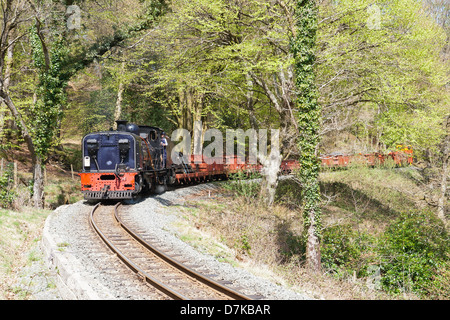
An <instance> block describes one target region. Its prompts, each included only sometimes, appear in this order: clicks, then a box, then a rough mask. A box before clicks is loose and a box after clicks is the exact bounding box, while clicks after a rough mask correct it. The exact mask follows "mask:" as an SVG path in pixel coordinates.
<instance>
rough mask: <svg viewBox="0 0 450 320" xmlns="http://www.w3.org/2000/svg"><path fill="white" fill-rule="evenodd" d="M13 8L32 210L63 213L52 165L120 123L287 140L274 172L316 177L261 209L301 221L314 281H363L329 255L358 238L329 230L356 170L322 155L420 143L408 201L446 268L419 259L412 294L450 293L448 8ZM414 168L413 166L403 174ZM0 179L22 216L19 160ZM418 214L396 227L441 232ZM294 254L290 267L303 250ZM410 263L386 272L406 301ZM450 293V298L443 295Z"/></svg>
mask: <svg viewBox="0 0 450 320" xmlns="http://www.w3.org/2000/svg"><path fill="white" fill-rule="evenodd" d="M1 8H2V12H1V13H0V19H1V20H0V24H1V27H0V28H1V33H0V103H1V104H0V141H1V145H0V158H2V159H5V160H6V161H8V162H12V161H14V157H15V154H16V152H18V151H21V152H23V153H24V154H26V156H25V158H26V160H24V161H23V163H26V165H25V167H26V170H28V171H29V172H30V173H31V174H30V176H29V177H28V179H27V181H26V182H25V183H24V184H26V188H25V190H27V192H28V195H29V196H28V197H29V199H30V201H29V204H30V206H33V207H36V208H44V207H46V206H47V207H48V203H47V204H46V198H45V191H44V190H45V189H44V181H45V168H46V167H48V166H49V165H50V164H58V166H60V167H62V168H63V169H64V170H69V171H70V168H71V165H72V169H73V170H75V171H77V170H80V167H81V151H80V150H79V149H77V148H75V149H70V148H69V149H68V147H67V145H68V141H70V142H73V141H75V144H78V145H79V143H80V141H81V138H82V136H83V135H84V134H87V133H89V132H93V131H102V130H107V129H109V128H113V127H114V126H115V120H119V119H126V120H128V121H130V122H134V123H138V124H143V125H144V124H145V125H152V126H157V127H160V128H162V129H163V130H164V131H165V132H168V133H169V134H170V133H171V132H172V131H174V130H175V129H178V128H183V129H187V130H189V131H190V132H193V131H194V130H195V125H196V124H199V123H200V124H201V126H202V129H203V131H205V130H206V129H218V130H220V131H221V132H223V133H225V131H226V130H227V129H242V130H244V131H245V130H247V129H256V130H258V129H279V140H280V152H281V154H280V158H279V159H272V160H273V161H275V163H277V161H278V163H279V161H281V159H296V160H299V161H300V164H301V168H300V170H299V172H298V173H296V178H295V179H294V182H295V183H294V185H290V186H286V185H284V184H283V185H282V184H279V182H278V181H277V180H276V179H275V180H276V181H271V180H270V181H269V179H267V181H266V182H265V183H264V182H263V183H262V186H261V187H258V188H260V189H258V192H256V193H257V194H258V195H257V196H256V195H255V196H254V197H255V198H257V199H259V200H258V201H259V202H261V203H263V205H264V207H265V208H271V207H273V206H278V205H279V203H283V202H284V204H285V205H287V206H290V208H293V209H292V210H293V211H295V212H297V213H296V215H297V217H298V219H299V220H301V221H302V227H300V229H301V230H303V231H302V234H303V238H302V239H303V240H298V239H297V238H295V237H291V238H289V239H290V241H291V243H290V244H287V245H288V247H290V246H291V245H292V241H294V240H295V241H294V242H295V243H297V244H298V245H299V246H304V251H302V252H301V254H300V255H301V256H302V258H301V260H302V261H304V262H305V263H306V265H308V266H309V268H310V269H312V270H316V271H320V270H323V268H325V269H326V268H331V269H333V270H335V271H336V270H339V272H337V271H336V272H337V274H341V272H343V271H342V270H344V269H345V270H347V271H348V270H350V269H351V270H352V271H351V272H350V273H352V272H355V273H354V274H355V277H356V276H358V277H360V276H361V277H363V276H367V272H368V271H367V268H366V269H364V268H356V269H355V268H354V265H353V266H352V268H353V269H352V268H350V267H349V265H350V264H351V263H355V261H356V260H355V259H356V258H355V259H354V256H351V255H352V254H353V253H354V254H355V255H356V254H357V253H356V252H353V251H351V250H352V248H350V247H345V248H343V247H340V248H338V247H330V246H328V247H327V246H325V247H324V245H325V244H327V243H328V244H329V243H332V242H327V241H329V240H330V237H350V238H351V236H350V235H352V236H353V235H354V233H353V232H355V231H354V230H350V229H346V228H347V227H348V226H345V227H342V228H341V229H329V228H328V229H327V228H326V226H327V225H326V221H325V217H326V216H327V214H328V211H327V209H326V208H325V206H326V204H327V203H329V201H331V200H330V199H336V197H335V198H332V197H331V196H330V195H329V193H327V192H331V191H330V190H331V189H333V190H334V191H335V190H336V188H338V187H339V186H341V187H342V184H343V183H344V182H345V181H346V179H347V178H348V177H349V176H350V175H351V174H352V173H351V172H350V171H351V170H348V171H339V172H335V173H330V172H322V170H321V168H320V165H319V162H318V161H317V157H318V156H320V155H322V154H330V153H345V154H356V153H361V152H362V153H369V152H379V153H387V152H389V151H393V150H396V149H397V148H398V147H399V146H400V148H401V146H411V147H412V148H413V150H414V164H413V166H412V167H413V168H407V169H408V170H409V171H407V173H406V174H408V175H411V176H414V177H415V178H414V179H415V181H416V186H417V185H418V186H419V187H418V188H419V189H420V195H418V194H413V193H414V191H413V190H414V189H413V188H412V189H409V190H408V191H405V192H406V193H408V192H409V193H410V194H409V196H411V197H412V198H414V197H415V198H420V199H418V200H417V201H418V202H420V205H417V206H416V207H415V208H416V209H417V210H419V209H420V210H419V211H420V212H421V214H417V216H415V217H416V218H417V219H425V220H426V221H428V222H430V221H433V223H435V224H436V226H435V227H433V228H431V227H430V228H431V229H429V230H428V229H427V230H425V231H424V230H422V229H421V231H420V232H422V231H423V234H422V233H421V235H423V237H425V235H426V234H428V235H429V234H430V232H431V233H432V234H433V236H429V237H428V238H429V239H432V240H430V241H434V242H433V243H432V244H430V243H423V242H421V241H422V240H424V238H420V240H417V238H415V239H416V240H417V241H418V243H419V242H420V244H418V246H419V245H420V246H422V247H421V248H422V249H421V250H422V251H423V252H425V251H427V250H428V249H430V248H431V247H433V248H434V249H430V250H431V251H430V252H429V253H428V258H427V259H430V260H431V259H435V261H434V262H433V263H432V266H430V264H429V263H426V262H423V261H422V260H420V259H422V256H420V257H419V256H415V257H416V258H417V259H418V260H416V265H423V266H424V267H423V268H422V269H421V270H420V271H417V274H419V273H420V276H417V279H418V280H417V281H416V280H411V283H409V285H410V287H409V288H412V289H411V290H412V291H414V292H419V293H420V294H425V295H426V296H427V297H431V298H436V297H437V298H446V299H448V298H449V297H450V294H449V286H448V285H449V284H450V275H449V271H448V270H449V268H448V266H449V257H450V252H449V251H448V249H443V248H444V247H446V246H447V245H446V244H448V227H449V225H448V208H449V201H448V199H449V197H448V181H449V179H448V175H449V169H448V165H449V151H450V108H449V106H450V96H449V75H450V63H449V59H450V42H449V39H450V5H449V3H448V1H445V0H389V1H386V0H378V1H374V0H352V1H350V0H339V1H337V0H336V1H335V0H189V1H186V0H79V1H76V0H59V1H55V0H39V1H37V0H1ZM259 160H261V159H259ZM262 160H264V159H262ZM272 160H271V161H272ZM399 169H405V168H389V170H399ZM355 170H361V168H356V169H355ZM386 170H387V169H386ZM355 172H358V171H355ZM395 172H398V171H395ZM0 173H1V175H0V188H1V189H0V207H2V208H12V207H13V203H14V198H15V197H17V192H15V191H14V190H13V188H12V186H11V172H9V171H7V170H4V169H3V162H2V171H1V172H0ZM346 173H348V174H349V175H348V176H343V175H345V174H346ZM275 174H276V173H275ZM330 174H334V178H333V179H335V178H336V179H337V178H339V179H341V180H333V179H332V178H330ZM365 174H366V173H365ZM371 174H372V173H367V175H371ZM384 174H385V172H382V173H380V176H379V177H381V176H383V175H384ZM395 174H396V173H395ZM379 177H375V178H374V177H372V178H374V179H375V180H376V179H377V178H379ZM364 178H367V177H361V181H362V180H364ZM327 179H328V180H327ZM330 179H331V180H330ZM361 181H359V182H358V181H356V182H355V181H353V182H351V184H352V186H353V185H355V184H358V183H362V182H361ZM370 183H371V182H368V184H370ZM267 185H269V186H267ZM264 187H266V188H267V190H268V191H267V192H264V190H263V189H264ZM374 188H375V187H374ZM399 188H400V187H399ZM270 190H272V191H273V192H275V190H276V191H277V195H278V194H279V193H280V192H283V193H285V196H283V197H281V198H280V197H279V196H275V193H271V191H270ZM343 190H344V191H343ZM349 190H350V189H345V188H342V189H341V191H342V192H343V194H344V193H345V192H350V191H352V193H351V196H352V197H353V198H352V199H353V204H354V209H355V211H358V210H356V208H357V206H358V205H359V203H358V200H357V199H356V198H355V194H354V193H353V191H355V190H356V189H351V190H350V191H349ZM234 191H235V192H237V193H241V194H242V192H244V191H245V190H242V189H239V190H234ZM247 191H248V190H247ZM334 191H333V192H334ZM382 192H385V193H386V192H389V191H386V190H384V191H382ZM244 194H245V192H244ZM294 194H295V195H296V196H293V195H294ZM290 196H291V197H290ZM327 201H328V202H327ZM336 201H337V200H336ZM406 202H407V201H406V200H405V203H406ZM393 206H395V205H393ZM391 209H392V208H391ZM395 210H397V209H395ZM322 211H323V212H322ZM425 211H426V212H427V213H426V214H425V213H424V212H425ZM430 214H431V215H430ZM402 217H403V218H402ZM413 217H414V215H411V213H402V214H401V215H400V214H399V215H398V216H395V218H398V219H400V220H398V221H397V220H395V221H396V222H395V223H398V224H397V228H399V229H402V228H403V229H404V230H405V231H407V230H408V228H409V227H410V225H409V224H408V223H411V224H413V225H416V224H417V225H419V226H420V225H423V224H425V225H426V226H427V227H429V226H430V224H427V223H422V222H423V221H422V220H421V221H422V222H420V221H418V220H414V221H413V220H412V219H413ZM401 219H403V220H401ZM405 219H406V220H405ZM430 219H431V220H430ZM322 220H323V221H322ZM399 221H401V222H399ZM430 223H431V222H430ZM408 226H409V227H408ZM433 226H434V224H433ZM394 229H395V227H394V226H393V225H392V226H391V227H386V230H385V231H384V232H385V233H384V236H385V237H388V238H389V237H391V238H389V239H390V240H392V241H394V240H395V241H406V240H405V239H403V240H401V239H397V238H396V239H394V238H395V235H394V233H393V230H394ZM327 230H328V231H327ZM358 232H359V231H358ZM418 232H419V231H418ZM438 233H439V235H438ZM360 235H361V234H360V233H359V234H358V236H360ZM411 237H412V235H411ZM417 237H419V236H417ZM350 238H349V239H350ZM352 239H353V238H352ZM358 239H359V240H361V238H358ZM384 239H385V240H386V238H384ZM411 239H412V238H411ZM297 240H298V241H297ZM386 241H387V240H386ZM395 241H394V242H395ZM411 241H412V240H411ZM394 242H392V243H394ZM386 243H387V242H386ZM341 245H342V244H341ZM396 245H399V244H398V243H396ZM396 245H395V246H396ZM411 245H412V244H411ZM395 246H394V245H392V246H391V247H389V246H388V245H386V246H384V247H383V249H380V250H381V251H383V250H385V251H384V252H385V253H386V252H387V251H389V250H397V249H398V248H397V247H395ZM404 246H405V245H404ZM330 250H331V251H333V250H334V251H333V254H335V253H336V252H337V250H344V251H346V250H348V251H346V252H347V253H348V255H346V256H345V257H344V256H341V257H336V256H333V254H331V253H330V252H331V251H330ZM358 250H361V247H359V248H358ZM414 250H415V249H414ZM417 250H419V249H417ZM244 251H245V250H244ZM419 251H420V250H419ZM419 251H417V252H419ZM289 252H290V253H289V254H288V256H289V257H290V258H292V256H293V255H294V253H293V252H297V253H298V251H296V249H295V250H294V251H292V250H291V251H289ZM358 252H359V253H358V257H359V258H361V254H362V253H361V252H360V251H358ZM427 252H428V251H427ZM390 253H392V252H390ZM332 256H333V257H334V258H331V257H332ZM359 258H358V259H359ZM333 259H334V260H333ZM424 259H425V258H424ZM419 260H420V262H418V261H419ZM358 261H361V260H358ZM350 262H351V263H350ZM366 262H367V261H366ZM422 262H423V264H422ZM386 265H387V264H386ZM344 266H345V268H344ZM397 267H398V266H391V269H389V268H388V267H386V269H384V270H382V271H383V272H384V273H383V275H385V276H386V277H385V278H383V279H384V280H383V281H384V282H383V285H384V288H385V289H386V288H387V289H386V290H388V291H389V290H390V291H391V292H395V291H396V290H394V289H392V288H393V287H395V288H398V282H396V281H397V280H395V279H394V278H395V274H396V272H400V271H399V270H396V269H395V268H397ZM355 270H358V271H355ZM437 270H439V271H437ZM347 271H345V272H347ZM425 273H426V275H425ZM352 274H353V273H352ZM430 274H431V275H430ZM389 277H391V278H389ZM412 278H414V277H412ZM412 278H410V279H412ZM414 279H416V278H414ZM424 279H427V280H424ZM438 282H440V283H441V284H442V283H443V287H441V289H439V290H437V289H436V290H431V289H430V283H434V284H436V283H438ZM394 283H395V284H394ZM418 283H420V285H419V284H418ZM389 288H390V289H389ZM430 292H431V293H430Z"/></svg>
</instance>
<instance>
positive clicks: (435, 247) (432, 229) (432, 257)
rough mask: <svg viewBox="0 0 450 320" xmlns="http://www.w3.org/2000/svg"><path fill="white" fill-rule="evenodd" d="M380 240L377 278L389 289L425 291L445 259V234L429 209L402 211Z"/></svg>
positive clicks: (441, 224) (446, 244)
mask: <svg viewBox="0 0 450 320" xmlns="http://www.w3.org/2000/svg"><path fill="white" fill-rule="evenodd" d="M381 240H382V241H381V243H380V247H379V254H380V255H381V271H382V280H381V281H382V285H383V288H384V289H385V290H387V291H389V292H393V293H399V292H402V291H413V292H416V293H419V294H425V293H427V290H428V288H429V286H430V283H431V282H432V281H433V279H434V277H435V275H436V272H437V270H438V269H440V268H442V267H443V266H444V264H445V263H447V264H448V262H449V258H450V250H449V240H450V238H449V234H448V232H447V231H446V230H445V227H444V225H443V223H442V221H440V220H439V219H437V218H436V216H435V215H434V214H433V213H431V212H427V211H424V212H420V211H419V212H408V213H403V214H402V215H401V216H400V217H399V218H398V219H397V220H395V221H394V222H393V223H392V224H391V225H390V226H389V228H388V229H387V230H386V232H385V234H384V237H383V238H382V239H381Z"/></svg>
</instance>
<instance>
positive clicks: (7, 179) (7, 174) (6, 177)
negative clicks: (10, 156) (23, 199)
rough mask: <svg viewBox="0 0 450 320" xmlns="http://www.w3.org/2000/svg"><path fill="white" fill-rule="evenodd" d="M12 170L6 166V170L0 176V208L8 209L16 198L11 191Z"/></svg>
mask: <svg viewBox="0 0 450 320" xmlns="http://www.w3.org/2000/svg"><path fill="white" fill-rule="evenodd" d="M12 183H13V170H12V166H11V165H7V166H6V170H5V171H4V172H3V173H2V174H1V175H0V208H9V207H10V206H11V203H12V202H13V201H14V199H15V197H16V196H17V194H16V192H15V191H14V190H13V189H12Z"/></svg>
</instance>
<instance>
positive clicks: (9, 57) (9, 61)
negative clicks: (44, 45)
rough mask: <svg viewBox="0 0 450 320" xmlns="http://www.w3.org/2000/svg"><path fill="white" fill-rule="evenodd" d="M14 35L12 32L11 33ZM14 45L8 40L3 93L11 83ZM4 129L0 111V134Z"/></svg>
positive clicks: (3, 118) (3, 115)
mask: <svg viewBox="0 0 450 320" xmlns="http://www.w3.org/2000/svg"><path fill="white" fill-rule="evenodd" d="M12 33H13V34H14V32H13V31H12ZM14 45H15V41H12V40H10V41H9V46H8V49H7V50H6V65H5V73H4V78H3V79H4V81H3V86H4V90H5V92H8V91H9V83H10V81H11V68H12V64H13V58H14ZM0 100H1V101H0V103H1V104H3V103H4V101H3V99H0ZM4 127H5V113H4V112H1V111H0V133H1V132H2V131H3V129H4Z"/></svg>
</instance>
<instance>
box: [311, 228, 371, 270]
mask: <svg viewBox="0 0 450 320" xmlns="http://www.w3.org/2000/svg"><path fill="white" fill-rule="evenodd" d="M368 240H369V238H368V236H367V235H365V234H363V233H359V232H357V231H355V230H353V227H352V226H351V225H337V226H332V227H329V228H325V229H324V230H323V239H322V243H321V249H320V250H321V256H322V257H321V259H322V265H323V267H325V268H326V269H328V270H329V271H331V272H333V273H337V274H342V273H352V272H353V271H355V272H357V273H358V274H359V273H361V271H363V270H364V269H363V267H362V266H365V264H364V263H361V260H362V259H363V258H362V255H363V253H364V252H365V251H366V247H367V242H368Z"/></svg>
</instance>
